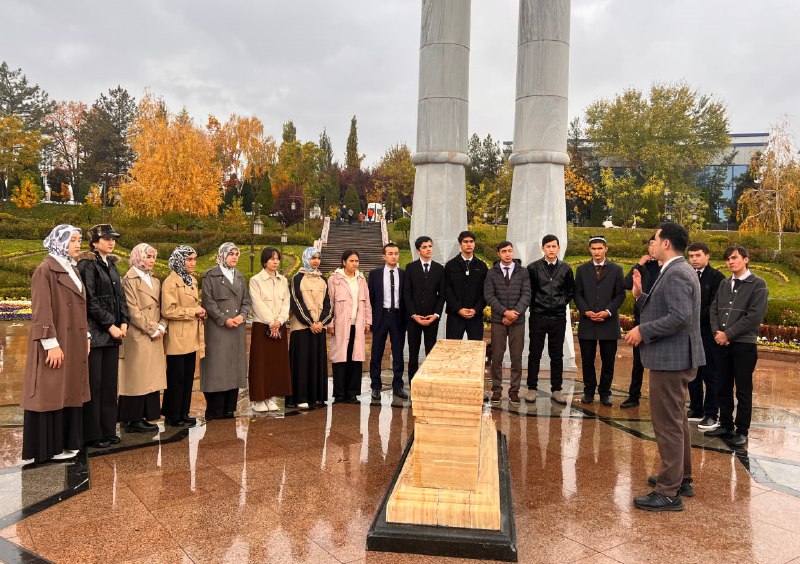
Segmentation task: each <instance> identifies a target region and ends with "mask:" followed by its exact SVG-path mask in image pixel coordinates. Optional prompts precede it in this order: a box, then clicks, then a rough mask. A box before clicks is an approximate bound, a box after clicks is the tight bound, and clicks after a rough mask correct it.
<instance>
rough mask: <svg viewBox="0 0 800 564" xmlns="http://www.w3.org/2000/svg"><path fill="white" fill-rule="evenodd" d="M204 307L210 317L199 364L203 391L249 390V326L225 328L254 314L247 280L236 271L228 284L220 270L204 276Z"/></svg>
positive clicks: (243, 324) (211, 271)
mask: <svg viewBox="0 0 800 564" xmlns="http://www.w3.org/2000/svg"><path fill="white" fill-rule="evenodd" d="M203 307H204V308H206V312H207V313H208V321H206V324H205V339H206V343H208V344H209V346H208V349H207V350H206V356H205V358H204V359H203V360H202V362H201V363H200V389H201V390H202V391H204V392H224V391H226V390H232V389H234V388H247V344H246V340H247V324H246V323H242V324H241V325H239V326H238V327H236V328H233V329H231V328H228V327H225V322H226V321H227V320H228V319H231V318H233V317H236V316H237V315H241V316H242V317H243V318H245V319H247V316H248V314H249V313H250V311H251V310H252V304H251V302H250V291H249V290H248V287H247V283H246V282H245V279H244V276H243V275H242V273H241V272H239V271H238V270H234V275H233V283H230V282H228V279H227V278H225V275H224V274H222V269H221V268H220V267H219V266H215V267H214V268H209V269H208V270H206V272H205V274H203Z"/></svg>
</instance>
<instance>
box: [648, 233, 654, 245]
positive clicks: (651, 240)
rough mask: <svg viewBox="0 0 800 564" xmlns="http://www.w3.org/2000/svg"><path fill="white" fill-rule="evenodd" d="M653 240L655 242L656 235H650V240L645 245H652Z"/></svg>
mask: <svg viewBox="0 0 800 564" xmlns="http://www.w3.org/2000/svg"><path fill="white" fill-rule="evenodd" d="M655 240H656V234H655V233H653V234H652V235H650V238H649V239H648V240H647V244H648V245H649V244H650V243H652V242H653V241H655Z"/></svg>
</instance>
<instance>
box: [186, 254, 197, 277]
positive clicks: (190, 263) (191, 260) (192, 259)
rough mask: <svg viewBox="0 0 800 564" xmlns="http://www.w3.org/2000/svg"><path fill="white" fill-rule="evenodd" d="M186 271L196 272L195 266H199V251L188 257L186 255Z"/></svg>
mask: <svg viewBox="0 0 800 564" xmlns="http://www.w3.org/2000/svg"><path fill="white" fill-rule="evenodd" d="M185 264H186V272H188V273H189V274H191V273H192V272H194V268H195V266H197V253H192V254H190V255H189V256H188V257H186V263H185Z"/></svg>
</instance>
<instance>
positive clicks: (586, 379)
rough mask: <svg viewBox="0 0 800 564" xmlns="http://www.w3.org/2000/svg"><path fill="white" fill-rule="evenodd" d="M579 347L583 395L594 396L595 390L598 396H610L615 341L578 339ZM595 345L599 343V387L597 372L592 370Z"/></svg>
mask: <svg viewBox="0 0 800 564" xmlns="http://www.w3.org/2000/svg"><path fill="white" fill-rule="evenodd" d="M579 341H580V347H581V365H582V366H581V369H582V372H583V393H584V394H589V395H591V396H593V395H594V392H595V390H597V391H598V392H599V393H600V396H601V397H602V396H610V395H611V381H612V380H613V379H614V361H615V360H616V355H617V340H616V339H600V340H597V339H579ZM597 343H600V360H601V362H602V368H601V370H600V386H598V385H597V371H596V370H595V368H594V359H595V357H596V356H597Z"/></svg>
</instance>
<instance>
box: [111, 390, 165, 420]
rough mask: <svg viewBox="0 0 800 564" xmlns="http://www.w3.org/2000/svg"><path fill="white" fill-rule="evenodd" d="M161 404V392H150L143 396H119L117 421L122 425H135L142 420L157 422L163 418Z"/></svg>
mask: <svg viewBox="0 0 800 564" xmlns="http://www.w3.org/2000/svg"><path fill="white" fill-rule="evenodd" d="M160 402H161V393H160V392H150V393H149V394H145V395H143V396H119V415H118V416H117V419H118V420H119V421H120V423H135V422H136V421H141V420H142V419H144V420H146V421H156V420H157V419H160V418H161V416H160V413H161V406H160V405H159V403H160Z"/></svg>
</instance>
